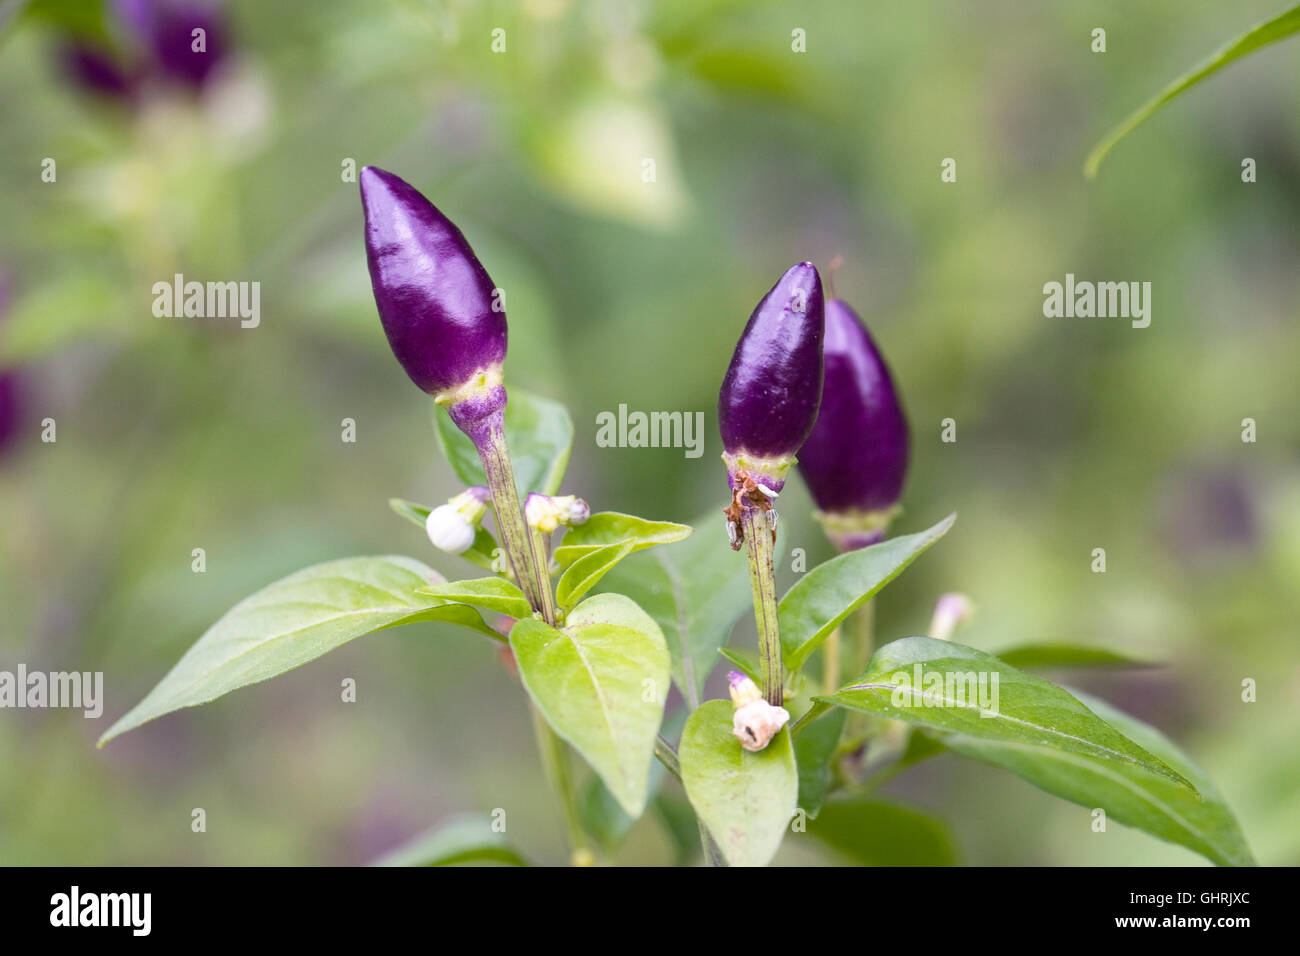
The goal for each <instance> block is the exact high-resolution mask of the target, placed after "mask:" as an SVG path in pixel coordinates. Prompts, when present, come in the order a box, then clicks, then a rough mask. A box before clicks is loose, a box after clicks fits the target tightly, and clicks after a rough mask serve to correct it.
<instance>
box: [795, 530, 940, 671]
mask: <svg viewBox="0 0 1300 956" xmlns="http://www.w3.org/2000/svg"><path fill="white" fill-rule="evenodd" d="M956 520H957V516H956V515H955V514H951V515H949V516H948V517H946V518H944V519H943V520H942V521H940V522H939V523H938V524H937V525H935V526H934V527H933V528H930V529H929V530H928V531H922V532H920V533H919V534H908V535H902V536H900V537H897V538H890V539H889V540H887V541H882V542H880V544H873V545H872V546H871V547H869V548H861V549H859V550H857V551H850V552H849V553H848V554H842V555H840V556H839V557H837V558H831V560H829V561H827V562H825V563H824V564H819V565H818V566H817V567H815V568H813V569H812V570H811V571H809V572H808V573H807V574H805V575H804V576H803V577H802V578H800V579H799V583H798V584H796V585H795V586H794V587H792V588H791V589H790V590H789V591H787V592H786V594H785V597H783V598H781V603H780V605H778V607H777V616H778V623H779V625H780V628H781V649H782V657H783V658H784V659H785V666H786V668H787V669H788V670H791V671H795V672H798V671H799V670H800V669H801V668H802V667H803V665H804V663H805V662H806V661H807V660H808V657H809V656H810V655H811V654H812V652H813V651H815V650H817V648H818V647H820V646H821V644H822V642H823V641H825V640H826V638H827V637H829V636H830V634H831V632H832V631H834V630H835V628H836V627H838V626H839V624H840V622H841V621H843V620H844V619H845V618H846V617H848V616H849V615H850V614H852V613H853V612H854V611H855V610H857V609H858V608H859V607H861V606H862V605H863V604H865V603H866V602H867V601H869V600H870V599H871V598H872V597H874V596H875V595H876V593H877V592H878V591H880V590H881V589H882V588H883V587H884V586H885V585H886V584H888V583H889V582H890V581H892V580H894V578H896V577H898V575H899V574H901V573H902V571H903V569H904V568H906V567H907V566H908V565H909V564H911V563H912V562H913V561H914V560H915V559H916V557H917V555H919V554H920V553H921V552H922V551H924V550H925V549H926V548H928V547H930V545H932V544H934V543H935V542H936V541H938V540H939V539H940V538H942V537H943V536H944V535H945V534H947V533H948V529H949V528H951V527H952V523H953V522H954V521H956Z"/></svg>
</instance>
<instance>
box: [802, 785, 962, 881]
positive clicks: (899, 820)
mask: <svg viewBox="0 0 1300 956" xmlns="http://www.w3.org/2000/svg"><path fill="white" fill-rule="evenodd" d="M808 833H809V834H810V835H811V836H813V837H816V838H817V839H818V840H820V841H821V842H822V843H825V844H826V845H827V846H828V847H830V848H831V849H833V850H835V851H837V852H839V853H842V854H844V855H845V856H846V857H848V858H849V859H851V860H853V862H855V863H860V864H864V865H866V866H952V865H954V864H955V863H956V862H957V858H956V856H957V855H956V850H955V848H954V844H953V839H952V834H951V833H950V832H949V830H948V827H947V825H946V824H944V823H943V822H942V821H941V820H936V819H935V818H934V817H931V816H929V815H928V814H925V813H921V812H920V811H918V810H914V809H912V808H911V807H904V806H900V805H899V804H896V803H891V802H888V801H885V800H876V799H872V798H870V797H856V798H852V799H847V800H840V799H836V800H829V801H827V803H826V805H825V806H824V807H822V812H821V814H820V815H819V816H818V817H817V819H816V821H815V822H810V823H809V824H808Z"/></svg>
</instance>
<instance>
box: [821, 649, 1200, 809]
mask: <svg viewBox="0 0 1300 956" xmlns="http://www.w3.org/2000/svg"><path fill="white" fill-rule="evenodd" d="M981 678H982V679H983V681H984V682H985V687H986V688H987V693H988V695H989V696H990V697H992V698H993V700H992V706H991V707H983V706H981V704H980V703H979V702H978V701H977V699H976V698H977V697H978V694H977V693H976V687H977V686H978V685H977V680H978V679H981ZM994 680H996V681H997V683H996V685H994V684H993V681H994ZM995 687H996V697H993V691H994V688H995ZM815 699H817V700H824V701H827V702H829V703H832V704H837V705H839V706H841V707H848V708H851V709H853V710H861V711H865V712H866V713H868V714H877V715H879V716H881V717H890V718H892V719H895V720H904V721H907V722H908V723H913V724H920V725H922V726H924V727H931V728H933V729H935V730H940V731H947V732H953V733H965V734H969V735H970V736H971V737H974V738H976V739H981V740H992V741H1004V742H1006V743H1008V744H1023V745H1027V746H1029V747H1033V748H1036V750H1035V752H1039V751H1042V752H1051V751H1052V750H1060V751H1066V752H1069V753H1077V754H1083V755H1085V756H1088V757H1093V758H1096V759H1097V760H1100V761H1103V762H1105V763H1106V764H1110V765H1116V766H1123V767H1139V768H1143V769H1145V770H1149V771H1152V772H1154V773H1158V774H1162V775H1164V776H1167V777H1168V778H1169V779H1171V780H1174V781H1177V782H1179V783H1180V784H1183V785H1185V786H1187V787H1188V788H1189V790H1191V789H1192V784H1191V783H1190V782H1189V781H1188V780H1186V779H1185V778H1184V777H1182V776H1181V775H1180V774H1178V773H1177V772H1176V771H1175V770H1172V769H1171V768H1169V767H1167V766H1166V765H1165V764H1164V763H1163V762H1162V761H1161V760H1160V759H1159V758H1158V757H1156V756H1155V755H1153V754H1151V753H1148V752H1147V751H1146V750H1144V749H1142V748H1141V747H1139V746H1138V745H1137V744H1135V743H1134V742H1133V741H1131V740H1128V739H1127V738H1126V737H1124V736H1123V735H1121V734H1120V733H1118V732H1117V731H1115V730H1114V729H1113V728H1112V727H1111V726H1110V725H1109V724H1107V723H1106V722H1105V721H1103V720H1102V719H1101V718H1099V717H1098V716H1097V715H1096V714H1094V713H1092V711H1090V710H1088V708H1087V707H1085V706H1084V705H1083V704H1081V703H1080V702H1079V701H1078V700H1076V699H1075V698H1074V697H1072V696H1070V694H1069V693H1068V692H1066V691H1064V690H1062V689H1061V688H1060V687H1057V686H1056V685H1055V684H1052V683H1050V682H1048V681H1045V680H1043V679H1042V678H1041V677H1035V676H1033V675H1032V674H1026V673H1025V672H1024V671H1019V670H1016V669H1015V668H1014V667H1011V666H1009V665H1007V664H1004V663H1003V662H1002V661H1000V660H998V659H997V658H996V657H993V656H991V655H989V654H985V653H984V652H983V651H977V650H975V648H973V647H966V646H965V645H963V644H957V643H955V642H953V641H940V640H935V639H934V638H930V637H905V638H903V639H902V640H898V641H894V642H893V643H891V644H886V645H885V646H884V647H882V648H880V650H878V651H876V653H875V656H873V657H872V659H871V662H870V663H869V664H868V665H867V670H866V673H864V674H863V675H862V676H861V677H859V678H858V679H857V680H855V681H853V682H852V683H851V684H849V685H847V686H845V687H842V688H841V689H840V690H838V691H836V692H835V693H834V694H831V695H830V696H829V697H819V698H815ZM1192 792H1193V793H1194V792H1195V791H1194V790H1192Z"/></svg>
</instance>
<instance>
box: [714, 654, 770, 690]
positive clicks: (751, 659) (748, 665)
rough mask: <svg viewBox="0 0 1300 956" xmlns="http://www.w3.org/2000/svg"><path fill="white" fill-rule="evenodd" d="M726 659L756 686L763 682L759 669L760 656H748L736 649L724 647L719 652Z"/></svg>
mask: <svg viewBox="0 0 1300 956" xmlns="http://www.w3.org/2000/svg"><path fill="white" fill-rule="evenodd" d="M718 653H719V654H721V655H722V656H723V657H725V658H726V659H727V661H728V663H730V664H734V665H735V667H736V670H738V671H740V672H741V673H742V674H744V675H745V676H746V677H748V678H749V679H750V680H752V681H753V682H754V683H756V684H761V683H762V682H763V675H762V672H761V670H760V668H759V663H758V655H757V654H748V653H746V652H745V651H742V650H740V649H739V648H735V647H724V648H722V649H720V650H719V651H718Z"/></svg>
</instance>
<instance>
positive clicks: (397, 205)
mask: <svg viewBox="0 0 1300 956" xmlns="http://www.w3.org/2000/svg"><path fill="white" fill-rule="evenodd" d="M361 203H362V205H363V206H364V207H365V213H366V258H367V260H368V261H369V263H370V281H371V284H372V285H373V287H374V290H375V303H376V305H378V307H379V318H380V319H381V321H382V322H383V325H384V333H385V334H386V335H387V336H388V344H389V345H390V346H392V349H393V354H394V355H396V356H397V360H398V362H400V363H401V365H402V368H404V369H405V370H406V374H407V375H409V376H410V377H411V381H413V382H414V383H415V384H416V385H418V386H419V387H420V388H421V389H423V390H424V391H425V392H428V393H430V394H432V395H434V396H435V397H436V398H438V399H439V400H440V401H442V402H444V403H445V404H448V405H450V406H452V411H453V417H454V418H455V417H457V416H456V414H455V412H456V409H457V407H458V406H459V405H461V404H462V403H461V402H459V401H458V400H457V399H458V394H464V395H465V397H466V398H470V397H471V396H473V398H474V401H473V405H474V407H473V408H472V409H461V412H462V414H461V417H466V414H467V413H468V414H470V415H471V416H472V418H473V419H478V418H482V417H483V416H484V415H486V414H489V413H490V412H492V411H493V410H495V409H496V408H499V407H501V406H503V405H504V404H505V390H504V389H503V388H502V387H501V386H500V381H501V365H502V362H504V360H505V357H506V314H505V310H504V309H498V308H494V307H493V305H494V302H495V301H497V300H496V297H495V296H494V292H495V287H494V286H493V284H492V280H491V278H489V277H488V274H487V270H486V269H484V268H483V266H482V264H481V263H480V262H479V261H478V258H477V257H476V256H475V255H474V250H473V249H471V248H470V247H469V243H468V242H466V241H465V237H464V236H463V235H461V232H460V230H459V229H457V228H456V226H455V225H454V224H453V223H452V222H451V220H449V219H448V218H447V217H446V216H444V215H443V214H442V213H440V212H439V211H438V210H437V209H436V208H435V207H434V205H433V204H432V203H431V202H429V200H427V199H425V198H424V196H422V195H421V194H420V193H419V192H418V191H417V190H416V189H415V188H414V187H412V186H411V185H410V184H408V183H406V182H404V181H403V180H401V179H399V178H398V177H397V176H394V175H393V174H392V173H389V172H385V171H384V170H382V169H378V168H376V167H374V166H367V167H365V168H364V169H362V170H361ZM498 393H499V394H498ZM457 424H458V425H461V427H462V428H464V427H465V425H464V424H462V422H461V421H459V420H458V421H457ZM471 437H473V436H471Z"/></svg>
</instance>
